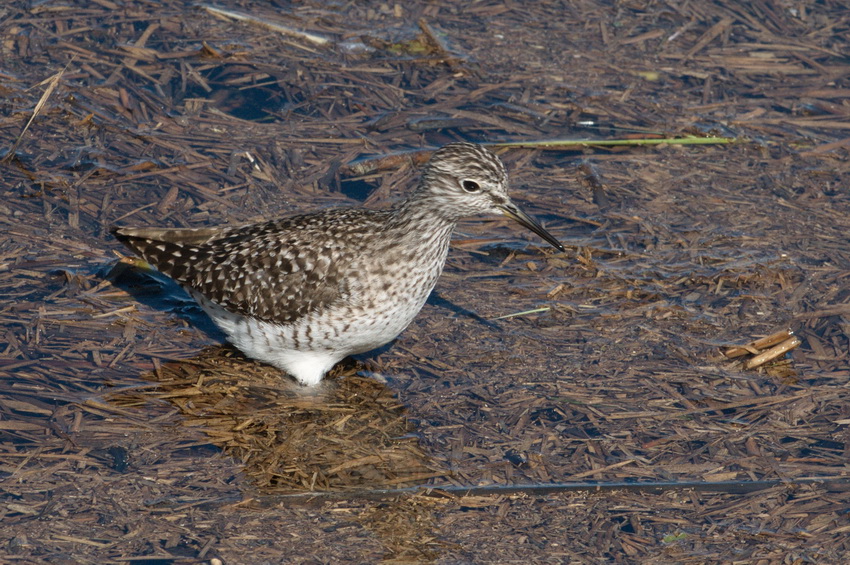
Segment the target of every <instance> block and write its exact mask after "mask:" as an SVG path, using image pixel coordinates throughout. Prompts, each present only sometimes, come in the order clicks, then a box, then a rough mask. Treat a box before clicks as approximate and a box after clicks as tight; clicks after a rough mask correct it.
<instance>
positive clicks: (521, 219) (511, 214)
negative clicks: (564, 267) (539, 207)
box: [498, 202, 566, 251]
mask: <svg viewBox="0 0 850 565" xmlns="http://www.w3.org/2000/svg"><path fill="white" fill-rule="evenodd" d="M498 207H499V209H500V210H501V211H502V214H504V215H505V216H507V217H508V218H511V219H513V220H516V221H517V222H518V223H520V224H522V225H523V226H525V227H527V228H528V229H530V230H531V231H533V232H534V233H536V234H537V235H539V236H540V237H542V238H543V239H544V240H545V241H546V242H547V243H548V244H549V245H551V246H552V247H554V248H555V249H557V250H558V251H566V249H564V246H563V245H562V244H561V242H560V241H558V240H557V239H555V236H553V235H552V234H551V233H549V232H548V231H546V230H545V229H543V226H541V225H540V224H539V223H537V220H535V219H534V218H532V217H531V216H529V215H528V214H526V213H525V212H523V211H522V210H520V209H519V208H517V207H516V205H515V204H514V203H513V202H508V203H507V204H499V205H498Z"/></svg>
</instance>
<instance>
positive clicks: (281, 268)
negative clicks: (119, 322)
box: [112, 209, 381, 324]
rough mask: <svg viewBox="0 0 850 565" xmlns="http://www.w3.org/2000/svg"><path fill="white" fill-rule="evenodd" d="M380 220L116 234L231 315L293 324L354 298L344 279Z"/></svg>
mask: <svg viewBox="0 0 850 565" xmlns="http://www.w3.org/2000/svg"><path fill="white" fill-rule="evenodd" d="M380 214H381V212H376V211H369V210H362V209H359V210H357V209H351V210H337V211H330V212H324V213H322V214H309V215H302V216H293V217H290V218H284V219H282V220H275V221H271V222H264V223H260V224H254V225H251V226H243V227H238V228H224V229H198V230H193V229H150V228H123V227H122V228H113V230H112V233H113V234H114V235H115V237H116V238H118V240H119V241H121V242H122V243H124V244H125V245H127V246H128V247H130V248H131V249H133V250H134V251H135V252H136V253H138V254H139V255H140V256H141V257H142V258H144V259H145V260H146V261H148V262H149V263H151V264H152V265H154V266H155V267H156V268H157V269H159V270H160V271H161V272H162V273H164V274H166V275H168V276H169V277H171V278H172V279H174V280H175V281H177V282H178V283H180V284H181V285H182V286H184V287H186V288H188V289H192V290H194V291H196V292H198V293H200V294H203V295H204V296H205V297H206V298H207V299H209V300H211V301H213V302H215V303H216V304H219V305H220V306H222V307H224V308H225V309H227V310H229V311H231V312H234V313H237V314H241V315H245V316H252V317H255V318H258V319H261V320H264V321H267V322H272V323H277V324H289V323H292V322H295V321H296V320H298V319H299V318H301V317H303V316H305V315H306V314H308V313H310V312H312V311H315V310H319V309H323V308H327V307H330V306H333V305H335V304H341V303H345V302H347V301H349V300H350V288H349V286H348V282H347V281H348V280H349V277H348V276H346V273H347V272H348V271H349V269H350V266H351V264H352V262H353V260H354V259H355V256H356V255H357V253H358V251H362V249H363V245H362V237H361V236H362V235H363V232H364V228H366V229H368V228H369V226H371V225H374V221H370V220H374V219H375V218H373V217H372V216H377V215H380ZM320 242H321V244H319V243H320ZM358 242H360V243H358Z"/></svg>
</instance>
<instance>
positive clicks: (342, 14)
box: [0, 0, 850, 563]
mask: <svg viewBox="0 0 850 565" xmlns="http://www.w3.org/2000/svg"><path fill="white" fill-rule="evenodd" d="M848 16H850V14H848V12H847V7H846V6H845V5H844V3H842V2H833V1H825V2H820V3H817V4H816V5H810V4H808V3H785V2H752V3H740V2H727V1H725V0H717V1H714V2H708V3H700V4H698V5H697V4H693V3H690V4H680V3H664V4H658V3H652V2H626V3H617V4H616V5H614V6H611V5H609V4H608V3H604V2H598V1H595V0H582V1H579V2H570V3H568V4H566V5H558V6H556V5H554V4H545V5H538V4H529V5H515V4H504V3H471V4H468V5H464V6H462V7H460V6H458V5H455V4H451V3H445V4H441V3H439V2H436V3H435V2H427V3H404V4H368V5H366V4H363V5H361V4H359V3H352V4H345V5H328V4H327V3H312V4H311V3H298V4H294V5H291V6H290V5H283V4H280V3H275V4H268V3H251V2H236V1H234V2H225V3H217V4H215V5H212V4H209V5H207V4H193V3H188V2H181V1H167V2H159V3H156V4H153V3H148V2H144V1H135V0H130V1H128V2H123V3H117V2H112V1H110V0H97V1H96V2H86V1H83V0H79V1H73V0H72V1H70V2H66V3H64V4H55V3H46V4H45V3H41V4H36V5H33V4H31V3H25V2H17V1H13V2H10V3H7V4H5V5H4V6H3V7H2V8H0V95H1V96H0V157H2V158H3V162H2V164H0V170H2V174H3V186H4V188H5V198H4V199H3V201H2V202H0V226H2V228H0V229H1V230H2V231H1V232H0V295H2V297H3V300H2V302H0V324H2V325H0V335H2V336H3V338H2V343H0V379H2V382H3V387H2V392H0V481H2V482H0V484H2V488H3V490H2V507H0V509H2V512H3V514H2V516H3V519H2V523H1V524H2V525H0V536H2V540H0V541H2V543H0V556H2V557H0V560H2V561H4V562H14V563H45V562H49V563H105V562H114V563H128V562H129V563H133V562H145V563H196V562H210V561H211V560H223V561H225V562H227V563H278V562H303V563H325V562H328V563H330V562H358V563H359V562H375V561H382V560H383V561H388V562H429V561H430V562H452V563H454V562H474V563H478V562H481V563H483V562H502V563H511V562H529V561H532V562H570V563H609V562H614V563H706V562H723V563H734V562H741V563H806V562H817V563H844V562H846V561H848V558H850V548H848V542H847V539H848V538H847V531H848V530H850V518H848V516H850V514H848V509H850V493H848V490H847V481H848V466H847V460H848V449H849V448H848V445H850V438H848V437H847V433H848V432H847V426H848V424H850V402H848V400H850V398H848V385H847V383H848V380H849V378H850V368H848V356H850V331H849V330H848V328H850V321H848V320H850V285H848V280H850V251H849V249H850V241H848V235H847V234H848V233H850V196H848V191H847V186H848V178H850V174H848V170H850V160H848V146H850V143H848V139H850V138H848V133H847V132H848V130H850V119H848V115H850V110H848V105H847V99H848V93H850V84H848V68H850V67H848V66H847V61H846V53H847V52H848V51H850V46H848V41H847V38H848V37H850V34H848ZM25 128H26V130H25ZM707 134H712V135H721V136H727V137H734V138H736V140H737V141H736V142H735V143H733V144H729V145H723V146H674V145H665V146H659V147H620V148H608V149H602V148H598V147H596V148H593V147H589V146H588V147H584V148H579V149H574V150H569V151H566V150H560V151H542V150H531V149H527V148H521V149H520V148H514V149H508V150H501V155H502V157H503V159H504V160H505V161H506V163H507V165H508V168H509V170H510V171H511V175H512V180H513V185H514V194H515V197H516V199H517V200H518V201H519V202H521V203H522V204H523V207H524V208H525V209H527V210H528V211H529V212H531V213H533V214H534V215H536V216H537V217H538V218H540V219H542V220H543V221H544V222H545V223H546V225H547V228H548V229H550V230H551V231H552V232H553V233H554V234H556V235H557V236H558V237H559V238H560V239H561V240H562V241H563V242H564V243H565V245H567V246H568V248H569V250H570V251H569V253H567V254H557V253H553V252H551V251H550V250H549V249H545V248H544V247H543V246H542V245H538V243H539V242H537V241H536V240H534V239H532V236H530V235H529V234H524V233H521V232H519V231H516V230H515V229H514V228H513V227H512V226H509V225H508V223H507V222H505V221H501V220H495V219H493V218H478V219H474V220H470V221H467V222H464V223H463V225H462V226H461V229H460V233H459V234H458V236H457V237H456V239H455V242H454V243H455V245H454V246H453V247H454V248H453V250H452V252H451V255H450V259H449V264H448V266H447V269H446V272H445V274H444V276H443V278H442V279H441V281H440V282H439V284H438V287H437V290H438V292H437V295H436V296H435V297H434V299H433V300H431V302H430V303H429V305H427V306H426V307H425V309H424V310H423V312H422V314H421V315H420V316H419V317H418V318H417V319H416V321H415V322H414V323H413V325H412V326H411V327H410V328H408V330H407V331H406V332H405V333H404V334H402V336H401V337H400V338H399V339H398V340H396V342H394V343H393V344H392V345H391V346H390V347H388V348H385V349H383V350H381V351H379V352H377V353H375V354H372V355H367V356H363V357H362V358H361V359H359V360H358V361H357V362H351V363H346V364H344V366H342V367H340V368H339V369H338V371H337V374H336V375H335V376H334V378H333V379H331V380H329V382H328V383H326V385H325V386H323V388H322V389H321V390H319V391H316V392H315V393H314V394H311V395H305V394H304V393H303V391H299V390H298V388H297V387H295V386H294V385H293V384H292V383H291V382H290V381H288V380H287V379H281V377H280V375H279V374H278V373H277V372H276V371H274V370H272V369H270V368H269V367H264V366H262V365H259V364H256V363H253V362H251V361H248V360H245V359H244V358H242V357H241V356H240V355H239V354H238V353H236V352H235V351H233V350H232V349H230V348H228V347H226V346H220V345H217V344H219V343H220V336H219V335H218V334H216V333H215V331H214V330H213V329H212V328H211V327H210V326H209V323H208V322H207V321H205V320H204V318H203V316H202V315H201V314H200V312H199V310H198V309H197V307H195V306H194V305H193V303H192V302H191V301H190V300H189V299H188V297H186V296H185V295H183V294H181V293H180V292H179V291H177V290H176V289H175V288H174V287H173V286H172V285H169V283H168V282H167V281H164V280H163V279H161V278H160V277H157V276H156V275H155V274H152V273H149V272H145V271H144V270H141V269H140V268H139V266H138V265H135V266H134V265H133V263H132V261H126V260H125V261H122V260H121V259H120V256H121V255H122V254H123V253H124V252H123V250H121V249H120V247H119V246H118V245H117V244H116V243H115V242H114V241H112V240H111V239H109V238H108V236H107V231H106V230H107V228H108V226H109V225H110V224H112V223H126V224H138V225H173V226H204V225H214V224H224V223H234V224H235V223H242V222H247V221H252V220H256V219H260V218H266V217H270V216H275V215H283V214H288V213H292V212H296V211H301V210H306V209H313V208H319V207H327V206H332V205H352V204H354V205H360V204H364V205H368V206H387V205H390V203H391V202H393V201H394V200H396V199H397V198H398V197H399V195H400V194H401V193H402V192H403V191H404V190H408V189H409V188H410V187H411V186H412V184H413V183H414V182H415V172H416V167H417V165H418V164H419V163H421V161H422V160H423V159H424V158H427V149H428V148H431V147H435V146H439V145H441V144H444V143H446V142H449V141H453V140H457V139H467V140H473V141H480V142H497V141H523V142H533V141H536V140H543V139H555V138H593V139H601V138H613V137H617V138H622V137H625V136H628V135H637V136H655V137H658V136H667V137H675V136H683V135H707ZM787 329H790V330H792V331H793V336H790V334H783V335H784V337H780V338H776V339H777V340H780V341H775V340H774V341H772V342H771V343H769V344H765V343H757V344H756V345H754V346H753V347H752V349H751V350H747V351H746V353H745V354H744V355H741V356H737V357H732V358H729V357H727V356H726V355H724V354H723V352H724V351H727V352H728V351H729V348H730V347H732V346H735V345H738V346H741V345H744V344H747V343H748V342H751V341H754V340H755V341H757V340H759V339H760V338H764V337H767V336H771V335H773V334H776V333H777V332H784V331H785V330H787ZM791 339H797V340H799V342H800V345H799V346H798V347H797V348H796V349H794V350H793V352H791V353H790V354H787V353H786V352H785V351H778V354H777V357H775V358H774V359H772V360H769V361H765V362H764V363H762V362H761V359H757V360H756V361H753V358H754V357H755V356H756V355H758V354H759V353H761V352H764V351H768V350H769V349H770V348H771V347H774V346H778V345H780V344H781V343H783V342H785V344H786V346H787V347H790V346H791V343H790V342H788V341H787V340H791ZM769 341H770V340H769ZM774 353H777V351H774ZM757 361H758V362H757ZM364 363H365V364H364ZM747 363H750V364H751V367H750V368H749V369H748V368H747ZM575 483H585V484H587V485H588V488H586V489H585V490H583V491H578V490H576V488H575ZM670 483H679V484H686V485H688V486H687V488H684V487H683V488H675V487H674V486H671V485H670ZM632 484H639V485H640V486H639V487H633V486H631V485H632ZM593 485H600V488H599V489H598V490H594V489H593ZM615 486H616V487H617V488H614V487H615ZM417 487H421V488H417ZM508 487H510V488H508Z"/></svg>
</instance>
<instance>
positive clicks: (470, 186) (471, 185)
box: [460, 180, 481, 192]
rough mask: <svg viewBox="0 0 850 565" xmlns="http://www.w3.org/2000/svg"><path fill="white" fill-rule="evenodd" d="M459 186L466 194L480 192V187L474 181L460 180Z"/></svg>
mask: <svg viewBox="0 0 850 565" xmlns="http://www.w3.org/2000/svg"><path fill="white" fill-rule="evenodd" d="M460 186H461V187H463V189H464V190H465V191H467V192H478V191H479V190H481V185H479V184H478V183H477V182H475V181H474V180H462V181H460Z"/></svg>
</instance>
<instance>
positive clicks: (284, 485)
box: [146, 347, 444, 492]
mask: <svg viewBox="0 0 850 565" xmlns="http://www.w3.org/2000/svg"><path fill="white" fill-rule="evenodd" d="M334 371H335V372H336V373H337V375H336V377H337V378H331V379H326V381H325V382H323V383H322V385H321V386H318V387H312V388H310V387H303V386H301V385H298V384H297V383H295V381H293V380H292V379H289V378H287V377H285V376H283V375H281V373H280V371H278V370H277V369H275V368H273V367H269V366H266V365H262V364H259V363H255V362H252V361H248V360H246V359H245V358H243V357H242V356H241V355H240V354H238V353H237V352H235V351H233V350H232V349H230V348H228V347H212V348H209V349H207V350H205V351H204V352H203V353H202V354H201V355H199V356H198V357H197V358H195V359H192V360H191V361H180V362H170V363H167V364H164V365H162V366H161V367H160V368H159V370H157V371H155V372H154V373H153V374H151V375H150V376H149V378H151V379H153V380H156V381H157V382H158V383H159V386H158V387H157V389H156V390H154V391H151V392H150V393H146V394H151V395H153V396H155V397H159V398H161V399H163V400H166V401H168V402H169V403H171V404H173V405H174V406H176V407H177V408H178V409H179V410H180V412H181V413H182V414H183V416H184V421H185V425H187V426H192V427H200V428H201V429H202V430H203V431H204V433H205V434H206V435H207V436H208V437H209V438H210V441H211V442H212V443H213V444H215V445H217V446H219V447H220V448H222V449H223V450H224V451H225V452H226V453H228V454H229V455H231V456H232V457H234V458H235V459H236V460H238V461H241V462H242V464H243V465H244V472H245V474H246V475H247V476H248V477H250V478H251V480H252V482H253V483H254V485H255V486H257V487H259V488H260V489H263V490H265V489H271V490H273V491H275V492H287V491H289V492H297V491H304V490H310V491H324V490H363V489H365V490H376V489H382V488H395V487H403V486H412V485H419V484H427V483H428V482H429V481H430V479H433V478H435V477H439V476H442V475H444V472H443V471H441V469H440V464H439V463H438V462H437V461H435V460H433V459H432V458H431V457H429V456H428V455H427V454H426V453H425V452H424V451H423V450H422V449H421V448H420V446H419V444H418V441H417V438H416V436H415V435H414V434H413V431H414V430H413V429H412V426H411V424H410V422H409V421H408V419H407V417H406V409H405V407H404V406H403V405H402V404H401V403H400V402H399V400H398V398H396V396H395V394H394V392H393V391H392V390H390V389H388V388H387V387H386V386H385V385H384V384H382V383H380V382H378V381H377V380H374V379H370V378H363V377H360V376H357V375H356V374H355V371H356V367H354V366H353V363H350V364H348V366H345V364H343V366H342V367H341V368H340V367H338V368H336V369H335V370H334Z"/></svg>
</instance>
